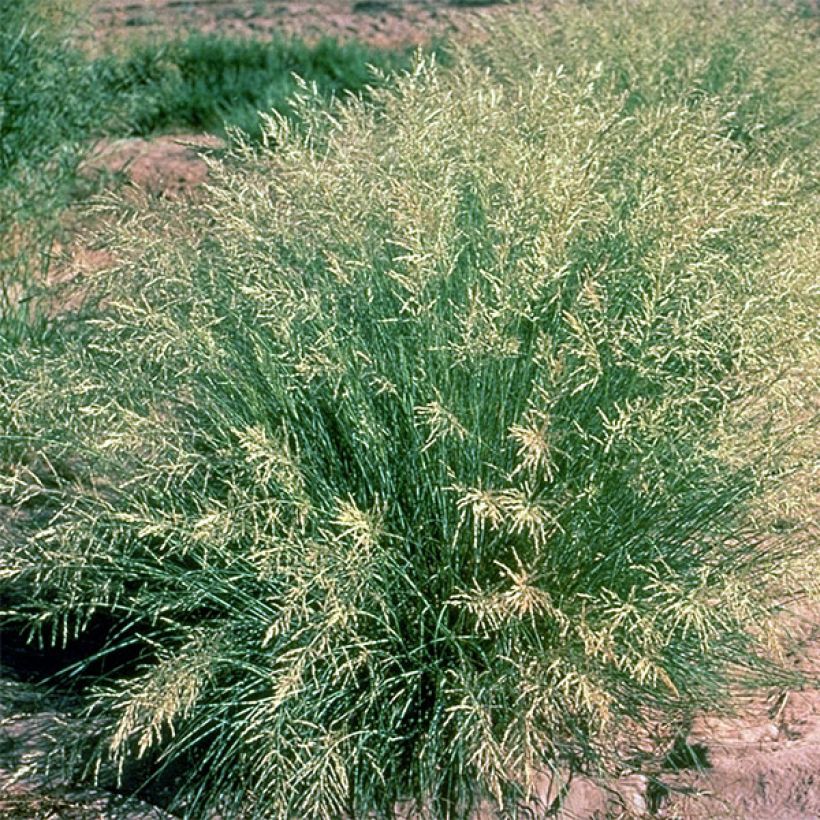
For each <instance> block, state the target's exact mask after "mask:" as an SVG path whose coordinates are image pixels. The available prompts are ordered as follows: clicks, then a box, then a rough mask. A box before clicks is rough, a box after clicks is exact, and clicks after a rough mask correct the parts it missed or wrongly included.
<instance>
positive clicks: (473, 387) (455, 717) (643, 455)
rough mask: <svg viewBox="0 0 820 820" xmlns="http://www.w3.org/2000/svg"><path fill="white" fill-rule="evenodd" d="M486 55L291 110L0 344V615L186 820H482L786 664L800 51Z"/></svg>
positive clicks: (667, 39)
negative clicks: (107, 660) (56, 321)
mask: <svg viewBox="0 0 820 820" xmlns="http://www.w3.org/2000/svg"><path fill="white" fill-rule="evenodd" d="M488 25H491V24H488ZM488 35H489V36H488V37H486V38H483V39H481V38H480V39H479V40H478V41H477V42H474V43H471V44H468V45H466V46H464V47H462V48H460V49H456V50H455V53H454V56H453V57H452V64H451V65H449V66H447V67H442V66H440V65H439V64H438V62H437V60H436V59H435V58H434V57H431V56H427V57H422V58H421V59H420V60H419V62H418V63H417V64H416V65H415V66H414V67H413V69H412V71H411V72H410V73H408V74H406V75H402V76H399V77H397V78H395V80H394V81H393V82H392V83H390V84H387V85H384V86H383V87H381V88H378V89H375V90H374V91H373V93H372V96H371V98H370V100H369V101H363V100H361V101H358V102H356V101H350V102H349V103H348V104H347V105H345V106H335V107H333V108H330V109H329V108H328V106H327V103H326V98H325V97H324V96H323V95H322V93H321V91H320V90H319V89H318V86H317V91H316V92H315V93H310V91H309V89H305V90H303V93H301V95H300V97H299V99H298V100H293V101H292V102H291V103H290V105H291V107H292V113H293V115H294V116H282V115H281V114H278V115H277V114H273V115H271V116H268V117H266V118H263V119H262V121H261V131H260V132H259V137H260V138H259V139H258V140H255V139H252V138H251V139H242V138H237V139H235V140H234V142H233V144H232V146H231V149H230V151H229V153H228V155H227V157H226V158H225V162H224V163H223V164H221V165H219V164H218V165H217V166H216V167H215V169H214V179H213V182H212V185H211V186H210V187H209V189H208V195H207V198H206V200H205V201H204V202H202V203H198V204H197V203H189V202H184V203H173V202H168V203H157V204H156V207H155V208H154V209H153V210H149V211H147V212H146V213H142V214H139V215H136V216H134V217H133V218H131V219H130V220H123V224H122V225H121V226H120V227H119V229H118V230H117V231H116V233H115V237H114V239H115V241H116V245H117V248H118V253H119V262H118V264H117V267H116V268H115V269H114V270H110V271H106V272H102V273H100V274H99V275H97V276H96V277H94V278H92V279H91V280H88V281H86V282H84V284H83V286H84V287H85V288H86V289H87V292H88V296H89V305H95V306H96V307H94V308H93V310H92V309H91V308H89V309H88V310H87V311H86V312H85V313H83V314H82V315H78V316H74V317H71V321H66V322H63V323H62V324H61V325H60V327H59V328H57V329H56V330H55V335H54V338H52V339H51V340H49V342H48V344H41V345H25V344H21V345H15V346H10V347H8V348H7V349H5V350H3V351H0V384H1V385H2V390H0V425H2V429H3V430H4V431H5V432H4V433H3V436H2V444H1V445H0V454H2V458H0V461H2V463H3V465H4V466H3V469H2V471H0V502H2V503H4V504H5V505H8V506H9V507H11V508H13V509H15V510H16V511H17V512H18V513H19V515H18V518H17V519H16V521H17V524H16V529H15V537H14V539H8V542H7V543H6V544H4V545H3V547H4V555H3V560H4V564H3V568H2V573H0V584H3V585H4V586H3V588H4V590H5V591H6V592H7V594H9V595H11V594H12V593H16V595H15V597H13V598H12V599H11V600H12V603H11V604H9V605H8V606H7V607H5V609H6V615H5V617H6V619H7V621H8V622H9V623H12V624H14V625H15V626H17V627H19V628H21V629H25V630H27V631H28V632H29V633H30V634H31V635H32V636H33V637H34V638H35V639H41V640H42V641H43V642H44V646H45V647H49V646H52V647H55V649H54V651H55V652H56V651H57V648H59V647H60V646H61V645H63V644H68V645H69V646H71V645H74V646H77V645H79V646H88V647H89V648H88V651H87V655H88V657H87V658H85V662H86V663H85V666H84V664H83V663H81V664H80V669H82V668H85V669H86V670H88V669H89V668H91V667H90V666H89V665H90V664H91V663H97V667H96V673H95V675H94V677H93V679H92V680H91V681H88V680H87V679H86V680H85V682H84V685H85V688H84V690H83V694H84V696H85V697H86V699H87V702H88V706H89V710H90V714H91V715H92V716H93V718H94V726H96V727H97V731H98V734H97V735H96V736H94V737H93V738H92V740H93V741H94V742H96V744H97V745H96V752H95V755H93V756H92V765H93V761H95V760H96V761H97V762H101V763H110V762H113V763H114V764H115V765H120V764H121V765H126V764H128V763H130V762H133V761H134V760H137V759H140V758H147V759H148V760H150V761H151V762H152V765H154V766H155V768H156V769H157V770H161V769H162V768H163V767H167V768H168V770H173V771H174V773H175V774H178V773H180V772H182V773H184V774H185V775H186V776H185V777H183V779H182V781H181V782H180V783H179V784H178V786H177V794H176V798H175V802H174V804H173V808H174V809H175V810H176V811H178V812H179V813H181V814H183V815H185V816H189V817H192V818H193V817H202V816H205V815H206V813H207V812H208V811H209V810H211V809H215V810H216V811H219V812H221V813H222V814H223V815H224V816H237V817H238V816H243V813H247V814H248V815H250V816H266V817H282V818H285V817H293V816H305V817H322V818H324V817H326V818H331V817H339V816H353V817H366V816H372V815H371V814H370V813H371V812H376V813H378V814H380V815H384V816H390V815H391V813H392V812H393V809H394V807H395V805H396V803H397V802H399V801H406V800H410V801H414V802H416V803H417V804H419V805H423V806H426V807H428V808H429V810H430V811H431V812H432V815H433V816H435V817H441V818H448V817H453V818H455V817H466V816H468V815H469V813H470V811H471V810H472V809H473V808H475V806H476V805H477V803H478V801H480V800H486V801H488V802H489V803H491V804H494V805H495V806H496V807H498V808H499V809H504V810H506V811H507V812H508V813H510V814H512V815H513V816H514V815H515V814H516V812H518V811H519V809H518V805H519V803H520V801H522V800H525V799H526V798H528V797H529V796H531V793H532V790H533V788H534V785H535V782H536V780H537V779H538V777H539V776H541V775H546V776H547V777H549V776H551V775H553V774H556V773H558V772H561V773H565V772H567V771H572V772H578V771H584V772H604V773H617V772H619V771H623V770H624V767H628V765H629V763H628V761H629V760H630V759H631V756H632V755H633V753H634V752H635V748H634V746H635V744H638V743H639V742H640V741H642V740H643V739H645V737H646V735H647V734H648V733H649V732H650V730H651V728H652V727H653V726H656V725H657V724H658V723H660V722H667V723H669V724H672V725H675V723H676V721H682V720H684V719H685V718H686V717H687V716H689V715H691V714H692V712H693V711H694V710H696V709H698V708H706V707H710V706H715V705H719V704H721V703H722V702H723V700H724V698H725V696H726V694H727V689H728V688H729V686H730V685H734V684H738V683H742V682H744V681H750V680H755V681H759V680H760V679H766V677H767V676H768V677H769V679H772V678H774V677H776V676H778V675H781V676H783V675H786V673H785V671H783V670H778V669H777V668H776V667H774V666H772V665H771V663H770V662H769V660H768V658H767V655H766V651H765V649H766V647H765V643H766V639H767V637H768V632H767V626H768V624H769V622H770V620H771V618H772V617H773V616H774V615H775V614H776V613H777V612H778V611H780V609H781V608H782V607H784V606H786V605H788V604H790V603H792V602H797V601H799V600H800V599H801V597H802V596H804V595H805V594H806V593H807V591H808V590H809V588H810V587H811V584H812V583H816V581H817V580H818V579H817V578H816V576H815V578H814V579H812V577H810V574H807V573H806V571H805V570H806V567H807V566H811V562H810V561H809V560H808V556H810V555H816V549H817V546H816V544H812V543H810V542H809V539H808V535H809V534H810V530H809V528H808V527H807V525H806V522H805V520H804V519H803V518H801V516H800V515H799V514H794V511H791V514H790V515H789V516H788V517H786V518H781V519H780V520H778V521H777V522H776V525H775V522H774V521H773V520H771V519H770V518H767V513H766V511H765V506H764V500H765V499H766V498H767V497H772V496H773V494H774V495H776V494H777V492H778V490H779V489H780V488H782V486H783V476H784V475H785V474H786V472H787V471H788V470H792V469H797V468H800V467H803V466H804V462H805V461H806V460H807V459H808V458H809V456H808V455H807V454H806V452H805V451H803V450H799V449H796V448H794V447H793V441H794V439H793V435H794V434H795V432H796V433H800V434H801V435H803V434H804V433H805V430H807V429H810V427H811V423H814V422H815V421H816V419H809V420H808V422H806V421H805V419H801V417H800V414H799V413H796V412H795V411H796V410H798V409H799V407H798V405H799V403H800V401H801V400H803V399H805V398H806V397H809V396H811V395H812V393H813V391H814V390H815V388H816V372H817V371H816V362H817V357H818V348H817V336H816V328H815V319H816V284H815V281H814V280H815V276H816V270H817V267H818V261H820V259H819V258H818V243H817V241H816V237H817V225H818V211H817V201H816V196H815V194H816V181H815V179H814V176H813V169H814V168H816V167H817V162H816V160H817V150H818V122H817V114H816V112H817V110H818V107H817V102H818V98H819V97H820V90H819V89H818V77H819V76H820V73H818V72H816V71H814V67H816V64H817V56H818V55H817V42H816V39H814V38H813V36H812V34H811V32H810V30H808V29H806V28H804V24H803V23H801V22H800V20H799V19H796V18H792V17H790V16H788V15H785V14H780V13H779V12H778V13H774V12H773V11H772V9H771V8H770V7H769V6H768V5H766V4H761V5H759V6H758V5H753V4H749V5H748V7H746V6H744V7H743V8H737V9H732V10H731V12H730V11H727V10H726V9H725V8H724V7H723V6H722V5H721V4H720V3H717V2H715V3H709V2H704V3H699V4H697V5H692V6H691V7H689V6H687V7H686V8H681V7H680V5H679V4H677V3H673V2H668V3H667V2H636V3H632V4H629V5H628V7H624V6H623V4H620V3H611V4H610V3H602V4H596V5H595V7H594V8H593V9H591V10H590V9H588V8H586V7H585V6H583V5H568V6H566V7H562V8H561V9H559V10H557V11H555V12H554V13H552V14H550V15H549V16H546V17H543V16H537V17H535V16H530V15H527V14H522V15H520V16H515V15H514V16H513V17H512V18H511V19H510V20H508V21H507V22H505V23H495V24H493V27H491V28H489V29H488ZM197 53H201V51H198V52H197ZM220 59H221V58H220ZM172 75H173V76H177V75H176V73H175V72H172ZM180 76H181V75H180ZM152 82H153V81H152ZM175 82H176V81H175ZM160 85H161V83H160ZM183 86H184V84H183ZM183 86H180V87H183ZM148 87H152V85H151V83H148ZM786 388H788V390H786ZM815 395H816V394H815ZM803 415H804V416H805V413H804V414H803ZM801 424H802V425H803V428H802V429H801V427H800V425H801ZM804 440H805V436H804ZM811 550H814V552H810V551H811ZM814 567H815V568H814V570H813V571H814V572H815V573H816V563H815V564H814ZM21 591H24V593H25V594H24V595H23V594H21ZM89 635H97V636H100V635H102V636H103V639H102V640H101V641H100V642H99V643H98V644H97V645H96V646H94V645H93V643H91V642H90V641H88V642H87V643H86V644H83V643H78V639H80V638H82V636H86V638H88V636H89ZM96 650H99V651H100V652H101V653H102V654H103V656H106V657H107V656H111V657H113V656H114V653H116V657H117V659H118V663H117V664H113V663H112V664H110V665H109V666H108V668H107V672H106V671H105V670H104V669H103V670H102V671H101V670H100V665H99V663H100V658H99V657H94V656H95V652H96ZM45 651H49V650H48V648H46V650H45ZM782 679H784V678H782V677H781V680H782Z"/></svg>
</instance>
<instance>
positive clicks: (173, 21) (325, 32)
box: [93, 0, 504, 47]
mask: <svg viewBox="0 0 820 820" xmlns="http://www.w3.org/2000/svg"><path fill="white" fill-rule="evenodd" d="M503 12H504V4H503V3H493V2H483V0H451V2H447V0H316V2H308V0H233V1H232V0H199V2H190V1H189V0H142V2H139V0H104V2H96V3H94V4H93V21H94V24H93V30H94V36H95V38H97V39H98V40H100V41H102V42H108V43H111V42H114V41H116V40H118V39H121V38H126V39H129V38H133V37H135V36H137V37H151V36H154V35H166V36H167V32H168V31H175V32H179V33H180V34H182V33H185V32H186V31H199V32H204V33H218V34H223V35H236V36H251V37H269V36H270V35H272V34H285V35H298V36H300V37H304V38H306V39H308V40H316V39H318V38H320V37H335V38H337V39H339V40H350V39H353V38H355V39H357V40H361V41H364V42H367V43H370V44H371V45H375V46H391V47H392V46H406V45H416V44H419V43H423V42H426V41H429V40H430V39H431V38H433V37H435V36H441V35H447V34H452V33H453V32H454V31H458V30H461V29H463V28H464V27H466V26H468V25H469V22H470V20H471V19H474V18H475V17H476V14H488V15H493V14H499V13H503Z"/></svg>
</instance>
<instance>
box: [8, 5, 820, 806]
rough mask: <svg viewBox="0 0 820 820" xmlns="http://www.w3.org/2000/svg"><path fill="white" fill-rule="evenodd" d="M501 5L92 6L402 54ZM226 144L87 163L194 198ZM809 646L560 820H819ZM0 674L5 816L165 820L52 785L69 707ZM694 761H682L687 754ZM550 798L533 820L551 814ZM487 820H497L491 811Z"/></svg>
mask: <svg viewBox="0 0 820 820" xmlns="http://www.w3.org/2000/svg"><path fill="white" fill-rule="evenodd" d="M503 11H504V9H503V7H501V6H492V7H484V6H481V5H480V4H473V5H467V4H465V3H446V2H440V1H439V0H412V1H411V2H403V3H401V2H391V0H354V2H350V1H349V0H319V1H318V2H314V3H309V2H301V0H296V1H295V2H288V1H285V2H281V1H279V2H277V1H276V0H258V1H255V0H245V1H244V2H240V1H239V0H237V1H236V2H229V0H200V2H185V1H184V0H143V2H137V0H106V1H105V2H98V3H95V4H94V29H95V32H96V39H97V42H98V43H102V42H106V43H108V44H109V45H110V44H112V43H114V44H115V43H116V41H117V40H118V39H127V38H132V37H134V36H135V35H136V36H153V35H155V34H165V33H167V31H169V30H174V31H179V32H183V31H186V30H199V31H206V32H219V33H221V34H235V35H242V36H262V37H265V36H269V35H270V34H271V33H272V32H281V33H284V34H298V35H300V36H304V37H308V38H313V39H315V38H317V37H319V36H322V35H325V34H327V35H331V36H335V37H338V38H341V39H345V38H351V37H357V38H359V39H364V40H367V41H368V42H370V43H373V44H375V45H390V46H396V45H406V44H413V43H420V42H423V41H425V40H428V39H429V38H431V37H433V36H436V35H439V34H446V33H449V32H452V31H453V30H454V29H456V30H458V29H462V28H464V27H466V26H468V25H469V21H470V19H471V15H475V14H476V13H491V14H497V13H503ZM218 147H219V142H218V141H217V140H215V138H213V137H208V136H203V135H169V136H162V137H158V138H155V139H152V140H141V139H128V140H117V141H107V142H103V143H100V144H98V145H97V146H96V147H95V149H94V151H93V152H92V155H91V157H90V158H89V160H88V162H87V165H86V172H87V173H88V174H90V175H93V174H95V173H97V172H99V171H101V170H102V171H105V172H106V173H109V174H112V173H113V175H114V176H116V177H118V178H119V179H121V180H123V181H125V183H126V185H127V186H130V187H131V188H132V189H134V190H137V189H139V190H142V191H144V192H146V193H147V194H148V195H149V196H156V197H169V198H174V197H180V196H181V197H185V196H189V195H196V192H197V190H198V189H199V188H200V186H201V185H202V184H203V183H204V182H205V181H206V180H207V175H208V170H207V166H206V164H205V162H204V159H203V154H205V153H207V152H208V151H209V150H211V149H213V148H218ZM58 251H59V254H60V256H61V263H60V264H59V265H57V266H56V268H55V270H56V271H57V274H56V276H57V277H58V279H59V277H64V278H65V277H69V276H71V275H73V274H75V273H77V272H79V271H83V270H89V269H94V268H97V267H100V266H104V265H106V264H107V263H108V261H109V259H110V257H109V256H108V254H107V253H106V251H105V249H101V248H94V247H89V246H88V245H87V244H84V243H83V242H79V241H78V242H76V243H68V244H67V245H66V246H65V247H62V248H59V249H58ZM794 624H795V631H796V632H799V633H800V641H799V643H798V645H797V648H796V649H795V651H794V653H793V655H792V657H791V658H790V659H789V662H790V663H792V664H793V665H794V666H795V667H797V668H799V669H800V670H801V671H802V672H804V673H805V675H806V677H807V680H808V681H809V685H807V686H806V687H805V688H803V689H801V690H789V691H786V690H777V691H773V690H761V691H757V692H752V693H746V694H745V695H743V696H739V697H738V698H737V699H736V701H735V708H736V714H735V715H734V716H725V715H723V716H718V715H700V716H698V717H697V718H696V719H695V720H694V722H693V724H692V726H691V730H690V732H689V735H688V737H687V738H686V743H685V745H684V746H683V749H684V751H686V752H687V754H688V759H686V760H684V761H681V760H679V761H678V764H677V768H674V767H672V766H669V767H667V768H664V767H663V766H661V767H659V768H655V769H652V770H651V771H636V772H634V773H627V774H626V775H625V776H624V777H623V778H622V779H621V780H619V781H615V782H608V783H598V782H594V781H592V780H590V779H587V778H575V779H574V780H573V781H572V782H571V783H570V784H569V787H568V789H567V793H566V796H565V798H564V800H563V802H562V805H561V808H560V810H559V811H558V813H557V815H552V816H557V817H559V818H561V820H581V818H584V819H585V820H603V818H641V817H660V818H669V819H670V820H671V819H672V818H674V819H675V820H695V818H736V819H737V820H811V819H812V818H814V819H815V820H816V819H817V818H820V612H818V611H817V609H814V610H811V609H809V610H807V611H805V612H804V613H803V614H802V618H801V620H800V621H794ZM5 673H6V674H5V675H4V669H3V656H2V646H0V817H4V818H6V817H7V818H12V819H13V820H14V819H18V818H19V819H22V818H38V819H40V820H46V818H54V820H58V819H61V818H83V820H104V818H124V820H165V819H167V818H169V817H170V815H168V814H167V813H165V812H163V811H162V810H161V809H159V808H157V807H154V806H150V805H148V804H146V803H141V802H140V801H136V800H127V799H124V798H123V797H122V796H118V795H115V794H113V793H112V792H107V791H104V790H95V789H85V788H77V787H76V786H74V785H73V784H70V783H65V782H62V781H61V780H60V778H59V777H57V776H51V777H49V778H43V777H42V776H41V775H38V772H39V771H41V769H42V762H43V760H44V757H43V755H44V754H45V752H46V750H47V749H48V748H49V743H50V741H51V739H53V738H58V739H59V738H60V736H61V733H65V732H66V731H70V729H71V725H72V721H73V718H72V717H71V710H70V708H69V705H67V704H65V703H64V702H61V701H60V700H59V699H57V700H55V699H54V698H53V697H51V696H48V695H46V694H44V693H43V692H42V691H41V690H40V689H39V688H38V687H37V686H36V685H34V684H31V683H26V682H22V681H19V680H15V679H14V677H13V676H12V675H11V674H9V670H8V669H6V670H5ZM687 750H688V751H687ZM684 757H687V755H684ZM546 806H547V800H546V797H544V799H543V800H542V801H541V802H540V803H538V802H536V803H535V804H533V805H532V806H531V807H530V808H531V816H533V817H535V818H540V817H547V808H546ZM482 816H483V818H489V817H490V816H491V815H490V813H488V812H484V813H483V815H482Z"/></svg>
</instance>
